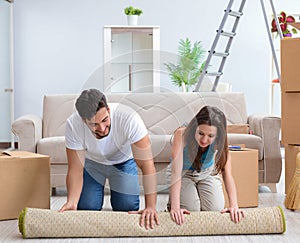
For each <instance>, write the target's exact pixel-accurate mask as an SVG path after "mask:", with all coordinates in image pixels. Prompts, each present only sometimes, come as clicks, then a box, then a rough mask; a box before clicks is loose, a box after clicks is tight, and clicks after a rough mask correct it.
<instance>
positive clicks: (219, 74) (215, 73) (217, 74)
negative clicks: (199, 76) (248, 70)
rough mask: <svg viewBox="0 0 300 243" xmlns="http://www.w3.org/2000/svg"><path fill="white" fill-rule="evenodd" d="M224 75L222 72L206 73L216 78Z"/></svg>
mask: <svg viewBox="0 0 300 243" xmlns="http://www.w3.org/2000/svg"><path fill="white" fill-rule="evenodd" d="M222 74H223V73H222V72H214V73H208V72H206V75H207V76H214V77H218V76H221V75H222Z"/></svg>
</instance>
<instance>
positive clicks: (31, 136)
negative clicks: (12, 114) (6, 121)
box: [12, 115, 42, 153]
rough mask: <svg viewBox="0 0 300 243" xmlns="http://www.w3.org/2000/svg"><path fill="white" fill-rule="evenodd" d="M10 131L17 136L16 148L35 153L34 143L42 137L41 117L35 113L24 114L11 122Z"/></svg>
mask: <svg viewBox="0 0 300 243" xmlns="http://www.w3.org/2000/svg"><path fill="white" fill-rule="evenodd" d="M12 132H13V133H14V134H15V135H16V136H17V138H18V148H19V150H22V151H29V152H33V153H36V144H37V142H38V141H39V140H41V138H42V119H41V118H40V117H39V116H36V115H25V116H21V117H20V118H18V119H16V120H15V121H14V122H13V124H12Z"/></svg>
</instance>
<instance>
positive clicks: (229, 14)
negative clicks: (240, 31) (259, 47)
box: [194, 0, 282, 92]
mask: <svg viewBox="0 0 300 243" xmlns="http://www.w3.org/2000/svg"><path fill="white" fill-rule="evenodd" d="M239 1H241V2H240V6H239V9H238V11H233V10H232V6H233V3H234V0H230V1H229V3H228V6H227V8H226V10H225V14H224V16H223V18H222V21H221V24H220V26H219V28H218V30H217V34H216V36H215V39H214V41H213V44H212V46H211V49H210V50H209V51H208V56H207V59H206V61H205V65H204V67H203V70H202V72H201V75H200V77H199V80H198V83H197V85H196V86H195V89H194V92H199V89H200V86H201V84H202V81H203V79H204V77H205V76H211V77H214V82H213V86H212V90H211V91H216V89H217V86H218V83H219V80H220V77H221V76H222V74H223V68H224V65H225V62H226V60H227V57H228V56H229V50H230V47H231V44H232V41H233V38H234V37H235V36H236V30H237V27H238V24H239V21H240V19H241V17H242V15H243V9H244V6H245V2H246V0H239ZM270 4H271V7H272V11H273V14H274V16H276V12H275V8H274V5H273V2H272V0H270ZM261 5H262V10H263V14H264V18H265V23H266V27H267V32H268V37H269V41H270V45H271V48H272V54H273V58H274V62H275V67H276V71H277V74H278V79H279V80H280V72H279V66H278V62H277V58H276V54H275V48H274V44H273V41H272V37H271V33H270V30H269V24H268V19H267V15H266V10H265V6H264V0H261ZM229 17H233V18H235V20H234V23H233V26H232V30H231V32H227V31H224V30H223V29H224V26H225V23H226V21H227V20H228V18H229ZM275 21H276V25H277V29H278V30H279V35H280V38H282V32H281V28H280V27H279V21H278V18H275ZM221 36H224V37H225V38H227V44H226V47H225V51H224V52H216V48H217V45H218V42H219V40H220V37H221ZM213 57H216V58H222V60H221V61H220V66H219V69H218V70H217V71H216V72H208V67H209V66H210V63H211V60H212V58H213Z"/></svg>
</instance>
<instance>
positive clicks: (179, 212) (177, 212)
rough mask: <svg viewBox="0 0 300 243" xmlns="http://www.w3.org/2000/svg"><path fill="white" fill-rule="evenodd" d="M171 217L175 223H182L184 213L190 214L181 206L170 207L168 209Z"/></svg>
mask: <svg viewBox="0 0 300 243" xmlns="http://www.w3.org/2000/svg"><path fill="white" fill-rule="evenodd" d="M170 214H171V218H172V220H173V221H174V222H175V223H176V224H179V225H181V224H183V223H184V214H190V211H188V210H186V209H182V208H178V209H172V208H171V210H170Z"/></svg>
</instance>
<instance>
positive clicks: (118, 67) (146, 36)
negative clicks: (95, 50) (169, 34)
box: [104, 26, 160, 92]
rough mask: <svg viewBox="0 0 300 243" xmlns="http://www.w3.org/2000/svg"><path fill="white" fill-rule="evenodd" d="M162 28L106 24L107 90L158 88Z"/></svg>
mask: <svg viewBox="0 0 300 243" xmlns="http://www.w3.org/2000/svg"><path fill="white" fill-rule="evenodd" d="M159 50H160V28H159V27H158V26H104V92H159V89H160V73H159V67H160V55H159Z"/></svg>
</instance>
